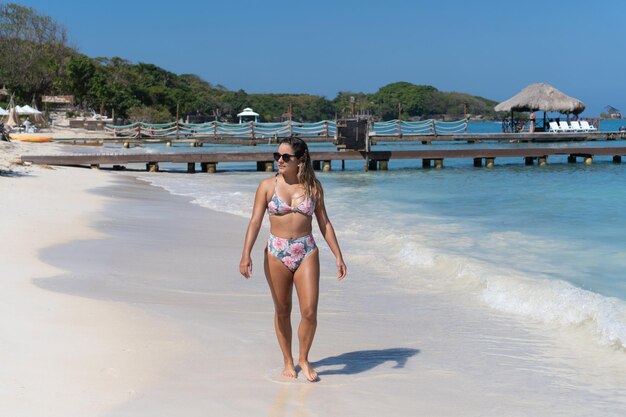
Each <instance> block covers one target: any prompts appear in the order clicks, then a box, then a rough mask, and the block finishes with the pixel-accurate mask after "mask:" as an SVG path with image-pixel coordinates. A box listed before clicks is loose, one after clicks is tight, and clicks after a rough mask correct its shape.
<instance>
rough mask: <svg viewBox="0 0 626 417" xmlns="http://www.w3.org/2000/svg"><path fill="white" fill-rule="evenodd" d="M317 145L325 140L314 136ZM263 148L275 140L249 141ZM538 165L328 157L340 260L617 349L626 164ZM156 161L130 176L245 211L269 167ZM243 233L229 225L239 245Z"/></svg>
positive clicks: (394, 281) (622, 337) (624, 260)
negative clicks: (374, 166)
mask: <svg viewBox="0 0 626 417" xmlns="http://www.w3.org/2000/svg"><path fill="white" fill-rule="evenodd" d="M621 125H626V121H611V122H603V125H602V126H601V128H602V129H603V130H617V128H619V126H621ZM499 130H500V124H499V123H494V122H484V123H476V124H471V125H470V131H476V132H488V131H493V132H498V131H499ZM623 143H624V142H623V141H614V142H613V141H611V142H591V143H589V145H591V146H620V145H623ZM577 145H580V143H577ZM407 146H409V145H406V144H404V145H403V144H388V145H385V144H381V145H380V148H384V147H394V148H399V147H407ZM410 146H413V147H415V146H416V145H410ZM432 146H476V145H450V144H448V145H432ZM488 146H527V145H522V144H511V145H488ZM531 146H532V145H531ZM554 146H557V145H554ZM558 146H564V147H566V146H572V144H560V145H558ZM318 147H319V148H324V147H328V145H312V148H313V149H316V148H318ZM227 148H228V149H232V148H229V147H222V146H215V147H205V148H199V149H198V150H202V151H207V150H209V149H215V150H225V149H227ZM170 149H171V151H174V152H175V151H177V148H170ZM266 149H267V150H271V149H274V146H267V147H265V146H257V147H256V148H255V149H254V150H256V151H261V150H266ZM243 150H244V151H245V150H249V149H243ZM149 151H155V150H154V149H152V148H151V149H150V150H149ZM179 151H181V152H182V151H184V152H188V151H190V149H189V148H180V150H179ZM548 162H549V163H548V165H547V166H542V167H539V166H525V165H524V164H523V161H522V160H519V159H505V158H503V159H498V160H497V161H496V166H495V168H494V169H486V168H474V167H473V166H472V161H471V160H452V159H451V160H446V161H445V169H443V170H435V169H422V168H421V161H393V160H392V161H391V162H390V169H389V171H379V172H363V163H362V162H348V163H347V164H346V170H345V171H341V170H340V163H339V162H337V163H336V164H335V163H333V171H332V172H329V173H319V174H318V178H319V179H320V180H321V181H322V183H323V185H324V188H325V191H326V199H327V206H328V211H329V214H330V216H331V220H332V221H333V224H334V225H335V228H336V229H337V232H338V237H339V239H340V243H342V246H344V247H345V248H350V253H346V258H347V260H348V262H350V261H351V262H353V263H358V264H361V265H362V266H363V267H366V266H367V267H369V268H374V269H376V271H377V273H379V274H382V275H383V276H384V277H385V278H386V279H383V280H381V284H380V285H389V286H394V287H398V288H406V289H409V290H410V289H419V288H424V287H434V288H437V289H438V290H440V291H446V289H448V288H449V289H452V288H454V289H456V290H458V289H459V288H461V289H463V288H467V290H468V292H471V293H472V294H473V296H474V297H475V298H476V299H475V301H476V302H477V303H480V304H482V305H486V306H488V307H489V308H492V309H495V310H498V311H501V312H505V313H507V314H510V315H512V316H515V317H516V318H518V319H519V320H522V321H531V322H540V323H546V324H548V325H557V326H561V327H567V328H568V329H572V330H574V331H576V329H577V328H581V329H582V328H585V329H589V328H591V329H592V334H593V335H592V336H591V337H590V338H589V340H588V343H594V344H600V345H606V346H607V347H609V348H618V349H625V348H626V235H625V234H624V226H625V225H626V211H625V207H626V164H624V163H622V164H614V163H612V161H611V159H610V158H604V159H603V158H598V159H596V160H594V163H593V164H592V165H585V164H583V163H581V162H579V163H577V164H568V163H567V162H566V160H565V157H562V158H560V157H554V158H551V159H550V160H549V161H548ZM162 168H165V169H166V170H167V169H171V170H172V172H165V173H164V172H162V173H158V174H138V176H139V178H141V179H143V180H146V181H148V182H150V183H151V184H153V185H155V186H159V187H163V188H165V189H167V190H169V191H170V192H172V193H174V194H179V195H185V196H190V197H192V198H193V199H194V203H197V204H200V205H202V206H204V207H207V208H210V209H214V210H218V211H224V212H229V213H233V214H237V215H241V216H243V217H246V218H248V217H249V215H250V210H251V207H252V200H253V197H254V192H255V190H256V186H257V184H258V182H259V181H260V180H261V179H262V178H266V177H267V175H268V174H267V173H257V172H255V171H254V167H253V164H220V165H219V166H218V168H219V169H220V173H218V174H217V175H207V174H195V175H187V174H182V173H180V172H175V171H176V170H181V172H182V168H183V167H182V166H180V165H178V166H171V167H168V166H164V167H162ZM244 233H245V230H241V231H239V234H240V235H241V240H242V242H243V235H244ZM314 233H317V232H316V231H315V230H314ZM316 236H317V237H318V240H322V239H321V237H319V233H317V235H316ZM260 239H262V238H260ZM262 245H263V242H257V245H256V248H257V249H258V248H260V247H262ZM323 246H324V245H323V244H322V250H324V247H323ZM327 256H328V255H327Z"/></svg>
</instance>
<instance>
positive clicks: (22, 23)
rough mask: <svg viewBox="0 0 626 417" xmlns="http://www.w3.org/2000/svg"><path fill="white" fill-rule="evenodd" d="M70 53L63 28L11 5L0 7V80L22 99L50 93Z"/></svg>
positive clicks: (24, 9) (20, 7) (30, 11)
mask: <svg viewBox="0 0 626 417" xmlns="http://www.w3.org/2000/svg"><path fill="white" fill-rule="evenodd" d="M72 53H73V51H72V50H71V49H70V48H69V47H68V46H67V34H66V31H65V28H63V27H62V26H61V25H60V24H59V23H57V22H56V21H55V20H54V19H52V18H51V17H49V16H45V15H42V14H40V13H39V12H37V11H36V10H35V9H32V8H30V7H26V6H21V5H19V4H15V3H6V4H0V56H1V57H2V59H0V81H2V82H3V83H6V85H7V86H8V87H9V88H10V89H11V90H13V91H14V92H15V93H16V94H17V95H18V97H19V98H21V99H22V100H30V99H31V98H32V96H33V95H41V94H44V93H48V92H50V91H51V90H52V89H53V87H54V86H55V85H56V84H55V81H57V79H58V78H61V77H62V76H63V73H64V71H65V65H66V63H67V60H68V58H69V57H70V56H71V54H72Z"/></svg>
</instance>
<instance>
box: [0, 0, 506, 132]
mask: <svg viewBox="0 0 626 417" xmlns="http://www.w3.org/2000/svg"><path fill="white" fill-rule="evenodd" d="M0 57H1V58H0V84H3V85H5V86H6V87H7V89H8V90H10V91H11V92H12V93H14V94H15V97H16V100H17V101H18V102H24V103H30V102H31V101H32V100H33V99H34V100H35V101H38V100H40V98H41V96H42V95H73V96H74V98H75V104H76V106H77V110H87V109H94V110H95V111H96V112H99V113H104V114H107V115H109V116H111V115H113V114H114V115H115V116H116V117H120V118H123V119H126V120H128V121H147V122H153V123H160V122H168V121H173V120H174V119H175V118H176V117H177V116H178V117H179V118H182V119H184V118H189V119H190V121H195V122H203V121H208V120H220V121H228V122H234V121H236V120H237V116H236V115H237V113H239V112H241V110H243V108H244V107H252V108H254V110H255V111H256V112H258V113H259V114H260V117H261V120H262V121H266V122H272V121H283V120H286V119H287V118H291V119H292V120H295V121H301V122H314V121H320V120H327V119H334V118H337V117H346V116H351V115H353V114H356V113H358V114H368V115H370V116H372V117H373V118H374V119H376V120H391V119H397V118H398V117H401V118H402V119H404V120H417V119H424V118H441V117H446V116H447V117H448V118H462V117H464V115H465V114H475V115H482V116H486V117H490V116H495V111H494V110H493V108H494V106H495V105H496V102H495V101H493V100H489V99H485V98H482V97H476V96H472V95H469V94H464V93H456V92H449V93H448V92H442V91H439V90H437V89H436V88H435V87H432V86H428V85H415V84H412V83H408V82H396V83H392V84H388V85H386V86H384V87H381V88H380V89H379V90H378V91H377V92H375V93H372V94H367V93H362V92H349V91H344V92H340V93H338V94H337V96H336V97H335V98H334V99H332V100H331V99H327V98H325V97H323V96H317V95H311V94H249V93H246V92H245V91H244V90H237V91H232V90H229V89H227V88H226V87H224V86H221V85H214V84H212V83H210V82H207V81H205V80H203V79H202V78H201V77H199V76H197V75H194V74H175V73H172V72H170V71H167V70H165V69H163V68H160V67H158V66H156V65H153V64H148V63H141V62H140V63H132V62H131V61H128V60H126V59H123V58H119V57H113V58H92V57H88V56H86V55H84V54H81V53H80V52H79V51H77V50H76V49H74V48H72V47H70V46H69V45H68V40H67V31H66V29H65V28H63V27H62V26H61V25H60V24H59V23H57V22H56V21H55V20H54V19H52V18H51V17H49V16H45V15H43V14H41V13H39V12H38V11H36V10H35V9H33V8H30V7H25V6H22V5H18V4H14V3H6V4H0ZM0 101H4V102H5V103H3V104H5V105H6V101H8V98H6V97H0ZM37 104H39V105H41V103H40V102H39V103H37Z"/></svg>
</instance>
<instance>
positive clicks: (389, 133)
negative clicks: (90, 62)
mask: <svg viewBox="0 0 626 417" xmlns="http://www.w3.org/2000/svg"><path fill="white" fill-rule="evenodd" d="M105 130H106V131H108V132H110V133H113V135H114V136H115V137H127V138H155V139H158V138H161V139H168V138H169V139H174V138H176V139H178V138H193V137H213V138H214V139H218V138H241V139H246V138H247V139H269V138H282V137H288V136H292V135H297V136H300V137H303V138H313V137H327V138H330V137H334V136H335V135H336V133H337V123H336V122H335V121H332V120H322V121H321V122H315V123H298V122H293V121H286V122H281V123H259V122H248V123H241V124H239V123H223V122H217V121H213V122H207V123H180V122H172V123H161V124H154V123H144V122H137V123H132V124H129V125H123V126H119V125H106V126H105ZM466 132H467V119H462V120H457V121H453V122H442V121H438V120H434V119H429V120H422V121H416V122H407V121H402V120H390V121H386V122H374V123H370V126H369V136H370V137H376V136H385V137H394V136H395V137H403V136H416V135H429V136H432V135H451V134H459V133H466Z"/></svg>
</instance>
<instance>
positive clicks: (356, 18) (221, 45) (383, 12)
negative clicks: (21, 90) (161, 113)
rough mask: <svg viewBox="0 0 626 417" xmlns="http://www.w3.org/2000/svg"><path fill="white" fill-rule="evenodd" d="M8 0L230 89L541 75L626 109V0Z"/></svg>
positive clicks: (505, 84)
mask: <svg viewBox="0 0 626 417" xmlns="http://www.w3.org/2000/svg"><path fill="white" fill-rule="evenodd" d="M17 3H19V4H22V5H24V6H28V7H32V8H34V9H36V10H37V11H39V12H40V13H42V14H45V15H48V16H50V17H52V18H53V19H55V20H56V21H57V22H59V23H60V24H62V25H63V26H64V27H65V28H66V29H67V32H68V37H69V41H70V45H71V46H74V47H76V48H77V49H78V50H79V51H80V52H81V53H83V54H86V55H88V56H90V57H113V56H118V57H121V58H124V59H127V60H129V61H131V62H134V63H137V62H145V63H150V64H155V65H157V66H159V67H162V68H164V69H166V70H168V71H171V72H174V73H177V74H185V73H192V74H196V75H198V76H200V77H201V78H202V79H204V80H205V81H207V82H210V83H211V84H214V85H217V84H221V85H223V86H224V87H226V88H228V89H229V90H239V89H243V90H245V91H246V92H247V93H294V94H297V93H307V94H314V95H321V96H325V97H326V98H329V99H333V98H334V97H335V96H336V95H337V94H338V93H339V92H341V91H351V92H355V93H356V92H363V93H374V92H376V91H377V90H378V89H379V88H380V87H383V86H385V85H387V84H389V83H392V82H397V81H407V82H410V83H413V84H422V85H432V86H434V87H436V88H437V89H439V90H440V91H445V92H450V91H458V92H463V93H468V94H472V95H476V96H481V97H485V98H488V99H492V100H495V101H498V102H501V101H504V100H506V99H508V98H510V97H512V96H513V95H515V94H517V93H518V92H519V91H520V90H522V89H523V88H524V87H526V86H527V85H529V84H532V83H535V82H546V83H549V84H552V85H553V86H555V87H556V88H558V89H559V90H561V91H562V92H564V93H565V94H567V95H570V96H572V97H575V98H577V99H579V100H581V101H583V103H585V105H586V110H585V111H584V113H583V116H587V117H596V116H598V115H599V114H600V112H603V111H605V107H606V106H607V105H611V106H613V107H616V108H617V109H619V110H621V111H622V112H623V113H626V100H625V98H624V91H623V86H624V75H621V72H620V69H621V66H622V64H623V63H624V61H625V60H626V57H624V55H623V54H622V53H621V52H622V51H623V50H624V46H626V36H624V33H623V30H622V29H621V26H622V24H623V23H622V21H621V18H622V16H623V15H624V12H625V11H626V3H621V2H618V1H614V0H610V1H608V2H604V3H603V4H602V7H589V3H588V2H583V1H581V0H574V1H570V2H568V3H567V4H566V7H554V6H555V4H553V3H549V4H547V3H545V2H541V1H534V0H531V1H527V2H525V3H524V5H523V6H524V7H523V8H521V7H519V6H515V5H513V4H510V3H502V2H495V1H483V2H474V3H466V2H462V1H456V0H447V1H446V0H444V1H441V2H437V3H436V4H434V2H423V1H422V2H409V1H398V0H391V1H387V2H384V3H377V4H371V5H363V4H362V3H360V2H357V1H353V0H350V1H337V2H331V1H328V0H321V1H317V2H315V3H314V4H312V3H311V4H298V3H294V2H287V1H274V0H271V1H268V2H264V3H260V2H251V1H239V2H238V3H237V4H236V6H233V5H232V4H230V3H228V2H214V1H208V2H201V1H196V0H191V1H187V2H185V3H184V5H185V7H184V8H183V7H178V5H176V4H173V3H171V2H164V1H161V0H156V1H152V2H146V1H143V0H140V1H136V2H121V1H119V0H112V1H109V2H107V5H106V7H104V6H103V5H102V4H99V3H96V2H82V1H81V2H79V1H75V0H67V1H59V2H50V1H49V0H45V1H44V0H28V1H20V2H17ZM607 63H608V65H607Z"/></svg>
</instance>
